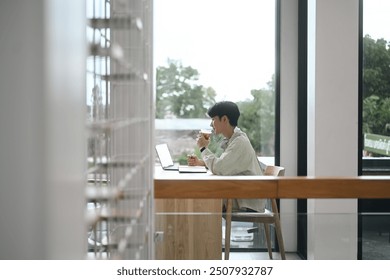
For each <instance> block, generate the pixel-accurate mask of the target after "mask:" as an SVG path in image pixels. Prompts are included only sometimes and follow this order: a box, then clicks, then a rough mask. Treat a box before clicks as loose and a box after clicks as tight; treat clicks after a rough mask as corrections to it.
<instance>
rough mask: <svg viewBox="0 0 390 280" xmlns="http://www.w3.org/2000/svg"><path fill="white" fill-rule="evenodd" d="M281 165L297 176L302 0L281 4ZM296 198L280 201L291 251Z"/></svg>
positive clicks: (294, 243)
mask: <svg viewBox="0 0 390 280" xmlns="http://www.w3.org/2000/svg"><path fill="white" fill-rule="evenodd" d="M280 20H281V22H280V24H281V26H280V29H281V30H280V32H281V34H280V38H281V39H280V45H281V46H280V65H281V66H280V165H282V166H284V167H285V168H286V174H285V176H296V175H297V173H296V172H297V149H296V147H297V118H298V112H297V108H298V105H297V99H298V0H282V1H281V18H280ZM296 201H297V200H296V199H281V200H280V205H281V207H280V218H281V223H282V232H283V239H284V243H285V244H284V246H285V250H286V251H287V252H295V251H296V250H297V218H296V212H297V211H296V208H297V202H296Z"/></svg>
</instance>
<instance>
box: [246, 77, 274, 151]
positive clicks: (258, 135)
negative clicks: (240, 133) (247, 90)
mask: <svg viewBox="0 0 390 280" xmlns="http://www.w3.org/2000/svg"><path fill="white" fill-rule="evenodd" d="M274 84H275V79H274V76H273V77H272V80H271V81H270V82H268V87H267V88H264V89H259V90H256V89H253V90H251V95H252V96H253V100H247V101H242V102H238V106H239V108H240V112H241V116H240V118H239V121H238V125H239V127H240V128H242V129H243V130H244V131H245V132H246V133H247V135H248V138H249V140H250V141H251V143H252V145H253V148H254V149H255V151H256V152H257V153H258V154H259V155H262V156H274V154H275V149H274V146H275V145H274V140H275V90H274V88H275V87H274Z"/></svg>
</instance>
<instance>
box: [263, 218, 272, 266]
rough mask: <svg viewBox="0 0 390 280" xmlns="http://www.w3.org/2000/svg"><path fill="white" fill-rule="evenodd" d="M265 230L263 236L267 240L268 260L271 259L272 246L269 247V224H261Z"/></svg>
mask: <svg viewBox="0 0 390 280" xmlns="http://www.w3.org/2000/svg"><path fill="white" fill-rule="evenodd" d="M263 225H264V231H265V238H266V240H267V248H268V255H269V258H270V260H272V247H271V234H270V230H269V224H263Z"/></svg>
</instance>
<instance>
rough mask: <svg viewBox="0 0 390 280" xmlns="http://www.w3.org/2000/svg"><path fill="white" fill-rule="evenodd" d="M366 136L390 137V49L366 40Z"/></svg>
mask: <svg viewBox="0 0 390 280" xmlns="http://www.w3.org/2000/svg"><path fill="white" fill-rule="evenodd" d="M363 133H375V134H380V135H390V49H389V44H388V43H387V41H386V40H384V39H378V40H374V39H372V38H371V37H370V36H369V35H366V36H365V37H364V38H363Z"/></svg>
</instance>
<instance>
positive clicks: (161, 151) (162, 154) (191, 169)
mask: <svg viewBox="0 0 390 280" xmlns="http://www.w3.org/2000/svg"><path fill="white" fill-rule="evenodd" d="M156 153H157V156H158V158H159V160H160V163H161V167H162V168H163V169H164V170H173V171H179V172H180V173H206V172H207V169H206V167H204V166H188V165H179V164H177V163H174V162H173V160H172V156H171V153H170V152H169V149H168V145H167V144H158V145H156Z"/></svg>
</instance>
